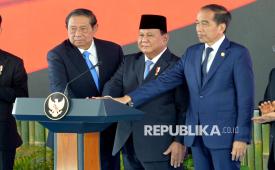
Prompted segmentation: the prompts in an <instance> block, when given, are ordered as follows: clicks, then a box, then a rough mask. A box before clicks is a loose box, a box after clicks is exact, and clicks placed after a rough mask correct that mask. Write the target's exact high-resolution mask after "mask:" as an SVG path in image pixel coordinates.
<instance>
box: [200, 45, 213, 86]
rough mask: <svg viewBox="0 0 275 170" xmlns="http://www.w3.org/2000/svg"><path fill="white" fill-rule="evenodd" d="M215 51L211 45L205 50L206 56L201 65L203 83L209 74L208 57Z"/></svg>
mask: <svg viewBox="0 0 275 170" xmlns="http://www.w3.org/2000/svg"><path fill="white" fill-rule="evenodd" d="M212 51H213V48H211V47H207V48H206V52H205V58H204V60H203V62H202V65H201V73H202V74H201V78H202V79H201V80H202V81H201V83H202V84H203V83H204V81H205V80H206V76H207V63H208V58H209V54H210V53H211V52H212Z"/></svg>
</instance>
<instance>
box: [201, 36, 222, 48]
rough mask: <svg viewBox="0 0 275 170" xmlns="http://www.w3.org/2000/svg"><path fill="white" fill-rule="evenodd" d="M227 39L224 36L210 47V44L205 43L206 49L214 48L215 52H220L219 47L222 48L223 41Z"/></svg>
mask: <svg viewBox="0 0 275 170" xmlns="http://www.w3.org/2000/svg"><path fill="white" fill-rule="evenodd" d="M224 39H225V35H223V36H222V37H221V38H220V39H219V40H218V41H217V42H215V43H214V44H213V45H211V46H209V45H208V44H206V43H205V49H206V48H207V47H211V48H213V51H218V49H219V47H220V46H221V44H222V42H223V40H224Z"/></svg>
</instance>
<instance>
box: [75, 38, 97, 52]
mask: <svg viewBox="0 0 275 170" xmlns="http://www.w3.org/2000/svg"><path fill="white" fill-rule="evenodd" d="M78 50H79V51H80V53H81V54H83V53H84V51H89V52H90V53H91V54H92V55H93V56H95V43H94V40H93V41H92V44H91V46H90V47H89V48H88V50H84V49H81V48H78Z"/></svg>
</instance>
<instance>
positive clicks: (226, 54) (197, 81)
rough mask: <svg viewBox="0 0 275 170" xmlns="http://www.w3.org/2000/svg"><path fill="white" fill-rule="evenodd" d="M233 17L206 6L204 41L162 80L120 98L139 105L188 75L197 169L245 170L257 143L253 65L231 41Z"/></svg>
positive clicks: (200, 23)
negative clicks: (253, 134) (228, 34)
mask: <svg viewBox="0 0 275 170" xmlns="http://www.w3.org/2000/svg"><path fill="white" fill-rule="evenodd" d="M230 19H231V15H230V12H229V11H228V10H227V9H226V8H225V7H223V6H220V5H216V4H211V5H206V6H204V7H202V8H201V9H200V11H199V12H198V14H197V19H196V31H197V35H198V38H199V40H200V42H201V43H199V44H196V45H193V46H191V47H189V48H188V49H187V50H186V52H185V54H184V55H183V57H182V58H181V60H180V61H179V62H178V63H177V64H175V66H173V68H172V69H171V70H168V71H167V72H164V73H163V74H162V75H160V76H159V77H158V79H156V80H153V81H151V82H149V83H148V84H146V85H144V86H142V87H141V88H139V89H138V90H135V91H134V92H131V93H128V95H126V96H124V97H122V98H118V99H116V100H118V101H120V102H122V103H127V102H132V103H133V105H134V106H139V105H141V104H143V103H144V102H146V101H148V100H149V99H151V98H153V97H155V96H157V95H160V94H162V93H164V92H166V91H168V90H170V89H172V88H174V87H176V86H178V85H180V84H182V83H183V80H184V77H185V78H186V81H187V84H188V88H189V94H190V104H189V107H188V110H187V114H186V125H188V126H189V127H191V128H192V129H199V130H198V131H197V133H196V134H195V135H193V133H192V134H191V133H190V132H189V135H187V136H185V137H184V142H185V145H187V146H190V147H191V149H192V154H193V160H194V165H195V169H197V170H201V169H203V170H211V169H215V170H235V169H240V161H239V160H240V159H241V158H242V157H243V156H244V154H245V151H246V147H247V143H249V142H250V140H251V118H252V113H253V109H254V106H253V105H254V76H253V71H252V61H251V57H250V55H249V52H248V50H247V49H246V48H245V47H244V46H242V45H239V44H237V43H235V42H232V41H229V39H227V38H226V37H225V35H224V33H225V31H226V28H227V27H228V24H229V21H230ZM198 125H200V126H198ZM200 127H201V128H200ZM229 128H230V130H228V129H229ZM213 132H215V133H213ZM232 132H233V133H232ZM234 132H235V133H234Z"/></svg>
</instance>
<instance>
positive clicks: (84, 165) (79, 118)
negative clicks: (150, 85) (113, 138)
mask: <svg viewBox="0 0 275 170" xmlns="http://www.w3.org/2000/svg"><path fill="white" fill-rule="evenodd" d="M44 101H45V99H44V98H17V99H16V101H15V103H14V107H13V112H12V114H13V115H14V116H15V118H16V119H17V120H27V121H39V122H40V123H41V124H42V125H43V126H44V127H46V128H48V129H49V130H51V131H53V132H55V133H56V134H55V139H54V140H55V146H54V169H55V170H100V149H99V148H100V141H99V133H100V132H101V131H103V130H104V129H105V128H107V127H108V126H109V125H111V124H112V123H114V122H119V121H130V120H138V119H141V118H142V117H143V112H141V111H138V110H136V109H133V108H131V107H128V106H126V105H123V104H120V103H118V102H115V101H113V100H109V99H103V100H88V99H71V100H70V102H71V108H70V110H69V112H68V114H67V115H66V116H65V117H64V118H62V119H61V120H57V121H55V120H50V119H49V118H47V117H46V116H45V114H44Z"/></svg>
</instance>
